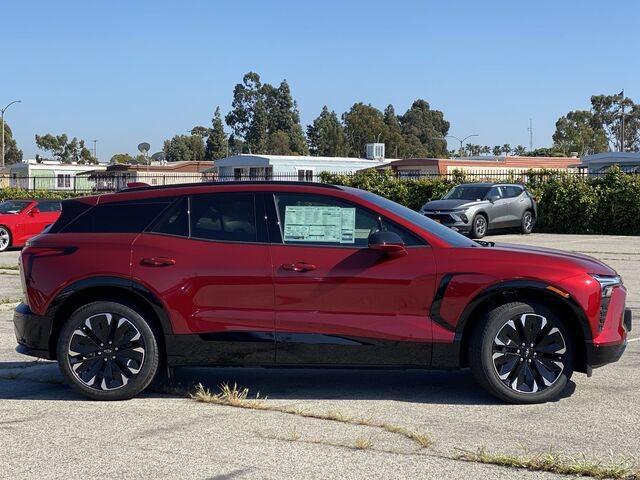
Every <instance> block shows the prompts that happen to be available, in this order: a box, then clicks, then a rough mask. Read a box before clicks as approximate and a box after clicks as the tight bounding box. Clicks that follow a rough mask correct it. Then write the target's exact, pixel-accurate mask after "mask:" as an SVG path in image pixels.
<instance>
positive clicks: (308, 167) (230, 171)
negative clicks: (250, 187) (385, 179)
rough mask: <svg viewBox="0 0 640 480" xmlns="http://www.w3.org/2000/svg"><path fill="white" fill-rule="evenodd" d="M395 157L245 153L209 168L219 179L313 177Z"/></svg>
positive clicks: (350, 169)
mask: <svg viewBox="0 0 640 480" xmlns="http://www.w3.org/2000/svg"><path fill="white" fill-rule="evenodd" d="M390 161H391V159H386V160H385V159H368V158H349V157H312V156H303V155H252V154H242V155H233V156H231V157H226V158H221V159H219V160H216V161H215V162H214V166H213V167H212V168H209V169H207V170H205V172H206V173H208V174H211V175H212V177H214V178H217V179H219V180H247V179H249V180H298V181H313V180H314V179H315V178H316V175H318V174H319V173H321V172H332V173H355V172H357V171H358V170H364V169H367V168H374V167H378V166H381V165H384V164H386V163H388V162H390Z"/></svg>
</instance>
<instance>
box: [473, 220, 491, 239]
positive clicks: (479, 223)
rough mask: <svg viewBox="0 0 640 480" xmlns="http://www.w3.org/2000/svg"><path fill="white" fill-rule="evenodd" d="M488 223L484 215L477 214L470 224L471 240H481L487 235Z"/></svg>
mask: <svg viewBox="0 0 640 480" xmlns="http://www.w3.org/2000/svg"><path fill="white" fill-rule="evenodd" d="M487 227H488V222H487V218H486V217H485V216H484V215H481V214H478V215H476V216H475V217H473V223H472V224H471V238H482V237H484V236H485V235H486V234H487Z"/></svg>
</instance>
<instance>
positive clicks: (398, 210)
mask: <svg viewBox="0 0 640 480" xmlns="http://www.w3.org/2000/svg"><path fill="white" fill-rule="evenodd" d="M341 188H344V189H345V190H346V191H349V192H351V193H354V194H356V195H358V196H359V197H360V198H363V199H365V200H367V201H369V202H371V203H375V204H376V205H378V206H379V207H380V208H383V209H385V210H388V211H390V212H392V213H395V214H396V215H398V216H400V217H402V218H404V219H405V220H408V221H410V222H411V223H413V224H414V225H415V226H417V227H418V228H420V229H422V230H425V231H427V232H429V233H430V234H432V235H435V236H436V237H438V238H441V239H442V240H444V241H445V242H447V243H448V244H449V245H451V246H452V247H477V246H478V244H477V243H476V242H474V241H473V240H470V239H468V238H467V237H465V236H463V235H460V234H459V233H458V232H454V231H453V230H451V229H450V228H448V227H445V226H444V225H441V224H439V223H437V222H434V221H433V220H431V219H430V218H427V217H425V216H424V215H420V214H419V213H418V212H414V211H413V210H411V209H410V208H407V207H405V206H403V205H400V204H399V203H396V202H392V201H391V200H388V199H386V198H384V197H381V196H379V195H376V194H375V193H371V192H367V191H364V190H359V189H357V188H351V187H341Z"/></svg>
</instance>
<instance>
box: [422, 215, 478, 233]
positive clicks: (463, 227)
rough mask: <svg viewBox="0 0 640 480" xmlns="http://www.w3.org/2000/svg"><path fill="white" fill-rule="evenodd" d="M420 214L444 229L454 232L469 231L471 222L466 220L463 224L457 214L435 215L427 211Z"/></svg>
mask: <svg viewBox="0 0 640 480" xmlns="http://www.w3.org/2000/svg"><path fill="white" fill-rule="evenodd" d="M422 214H423V215H424V216H425V217H427V218H430V219H431V220H434V221H436V222H438V223H441V224H442V225H444V226H445V227H449V228H451V229H452V230H455V231H456V232H461V233H468V232H470V231H471V222H470V221H469V219H468V218H467V222H463V221H462V219H460V218H459V216H458V215H457V214H454V213H450V212H442V213H435V212H429V211H427V212H424V211H423V212H422Z"/></svg>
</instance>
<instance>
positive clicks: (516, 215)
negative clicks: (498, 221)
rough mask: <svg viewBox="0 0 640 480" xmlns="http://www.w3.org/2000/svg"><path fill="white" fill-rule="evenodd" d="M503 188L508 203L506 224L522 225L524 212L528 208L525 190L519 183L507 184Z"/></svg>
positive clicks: (511, 225)
mask: <svg viewBox="0 0 640 480" xmlns="http://www.w3.org/2000/svg"><path fill="white" fill-rule="evenodd" d="M502 190H503V192H504V193H505V200H506V205H507V212H506V217H505V222H506V226H509V227H516V226H518V225H520V223H521V221H522V214H523V213H524V211H525V210H526V207H525V195H524V194H523V192H524V190H523V188H522V187H520V186H518V185H505V186H504V187H502Z"/></svg>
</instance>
